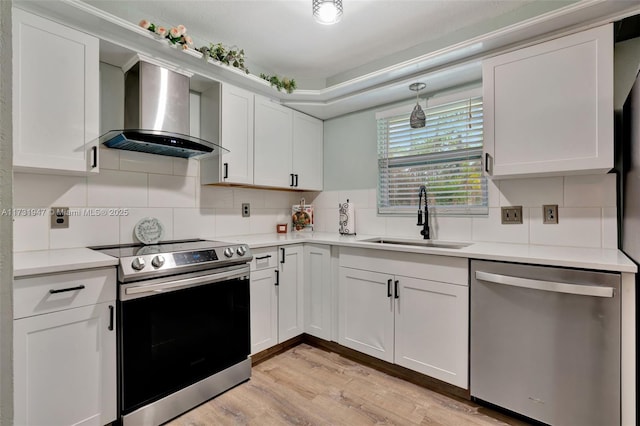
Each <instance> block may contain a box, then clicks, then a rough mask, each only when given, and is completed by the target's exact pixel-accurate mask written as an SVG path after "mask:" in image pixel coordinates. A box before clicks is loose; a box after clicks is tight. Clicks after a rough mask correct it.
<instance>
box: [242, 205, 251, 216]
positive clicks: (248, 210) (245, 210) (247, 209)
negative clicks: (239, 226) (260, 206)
mask: <svg viewBox="0 0 640 426" xmlns="http://www.w3.org/2000/svg"><path fill="white" fill-rule="evenodd" d="M249 216H251V204H249V203H242V217H249Z"/></svg>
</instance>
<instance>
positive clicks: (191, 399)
mask: <svg viewBox="0 0 640 426" xmlns="http://www.w3.org/2000/svg"><path fill="white" fill-rule="evenodd" d="M93 249H94V250H97V251H100V252H102V253H104V254H107V255H110V256H114V257H117V258H119V259H120V263H119V265H118V283H119V291H118V348H119V350H118V352H119V354H118V356H119V410H120V415H121V420H122V423H123V424H124V425H159V424H162V423H164V422H166V421H168V420H170V419H172V418H174V417H176V416H178V415H180V414H182V413H184V412H185V411H187V410H189V409H191V408H193V407H195V406H196V405H198V404H201V403H202V402H204V401H206V400H208V399H210V398H212V397H214V396H216V395H218V394H219V393H221V392H224V391H225V390H227V389H229V388H231V387H233V386H235V385H237V384H239V383H242V382H244V381H246V380H248V379H249V377H250V376H251V360H250V358H249V354H250V325H249V264H248V262H249V261H251V259H252V255H251V251H250V250H249V247H248V246H247V245H246V244H228V243H221V242H216V241H205V240H189V241H170V242H164V243H158V244H154V245H146V246H142V245H124V246H110V247H104V246H103V247H93Z"/></svg>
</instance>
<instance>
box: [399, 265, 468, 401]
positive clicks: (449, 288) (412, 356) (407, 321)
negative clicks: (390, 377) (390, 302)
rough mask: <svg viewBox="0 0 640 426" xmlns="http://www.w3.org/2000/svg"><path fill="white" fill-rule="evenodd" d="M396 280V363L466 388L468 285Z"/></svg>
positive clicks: (406, 278)
mask: <svg viewBox="0 0 640 426" xmlns="http://www.w3.org/2000/svg"><path fill="white" fill-rule="evenodd" d="M396 279H397V280H398V281H399V286H398V293H399V298H398V299H396V301H397V304H396V315H395V331H396V332H395V355H394V359H395V363H396V364H398V365H401V366H403V367H407V368H410V369H412V370H415V371H418V372H420V373H422V374H426V375H427V376H431V377H435V378H437V379H440V380H442V381H445V382H447V383H451V384H453V385H456V386H459V387H461V388H465V389H466V388H467V383H468V380H467V363H468V314H467V313H468V311H469V308H468V307H469V288H468V287H467V286H461V285H452V284H448V283H441V282H436V281H429V280H422V279H415V278H409V277H396Z"/></svg>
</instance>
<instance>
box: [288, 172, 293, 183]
mask: <svg viewBox="0 0 640 426" xmlns="http://www.w3.org/2000/svg"><path fill="white" fill-rule="evenodd" d="M289 178H290V179H291V183H290V184H289V186H293V173H289Z"/></svg>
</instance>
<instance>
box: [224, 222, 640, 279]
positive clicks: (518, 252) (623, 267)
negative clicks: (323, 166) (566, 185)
mask: <svg viewBox="0 0 640 426" xmlns="http://www.w3.org/2000/svg"><path fill="white" fill-rule="evenodd" d="M375 237H377V236H376V235H355V236H354V235H348V236H343V235H340V234H334V233H323V232H313V233H300V234H291V233H288V234H259V235H238V236H233V237H222V238H220V240H222V241H229V242H244V243H247V244H249V247H251V248H260V247H269V246H274V245H286V244H295V243H303V242H309V243H320V244H331V245H337V246H343V247H361V248H371V249H378V250H388V251H403V252H411V253H425V254H435V255H442V256H455V257H466V258H470V259H483V260H500V261H505V262H519V263H531V264H537V265H549V266H564V267H568V268H582V269H595V270H602V271H616V272H634V273H635V272H637V266H636V264H635V263H634V262H632V261H631V260H630V259H629V258H628V257H627V256H625V255H624V253H622V252H621V251H620V250H616V249H602V248H581V247H560V246H541V245H528V244H508V243H484V242H475V243H470V244H469V242H465V243H467V244H469V246H467V247H464V248H460V249H445V248H429V247H416V246H408V245H407V246H404V245H402V246H400V245H391V244H378V243H372V242H366V241H362V240H366V239H371V238H375ZM383 238H394V237H390V236H385V237H383ZM400 239H402V240H415V241H421V240H420V239H419V238H410V237H400Z"/></svg>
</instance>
